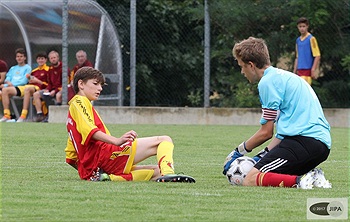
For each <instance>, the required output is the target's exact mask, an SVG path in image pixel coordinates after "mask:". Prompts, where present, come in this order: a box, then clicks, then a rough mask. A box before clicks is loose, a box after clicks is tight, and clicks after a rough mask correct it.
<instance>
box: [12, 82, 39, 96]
mask: <svg viewBox="0 0 350 222" xmlns="http://www.w3.org/2000/svg"><path fill="white" fill-rule="evenodd" d="M30 87H34V88H35V91H38V90H39V89H40V88H39V86H37V85H31V84H28V85H24V86H17V87H16V88H18V90H19V92H20V93H21V95H17V96H20V97H23V96H24V90H25V89H26V88H30ZM17 94H18V93H17Z"/></svg>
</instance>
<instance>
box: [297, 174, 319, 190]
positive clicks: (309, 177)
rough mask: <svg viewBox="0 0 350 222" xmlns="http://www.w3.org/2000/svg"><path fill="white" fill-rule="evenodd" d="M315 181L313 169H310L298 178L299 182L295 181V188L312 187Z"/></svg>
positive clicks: (306, 188) (305, 188)
mask: <svg viewBox="0 0 350 222" xmlns="http://www.w3.org/2000/svg"><path fill="white" fill-rule="evenodd" d="M314 182H315V171H314V170H311V171H309V172H308V173H307V174H304V175H303V176H301V177H300V178H299V182H298V183H297V188H298V189H304V190H308V189H312V188H313V186H314V185H313V184H314Z"/></svg>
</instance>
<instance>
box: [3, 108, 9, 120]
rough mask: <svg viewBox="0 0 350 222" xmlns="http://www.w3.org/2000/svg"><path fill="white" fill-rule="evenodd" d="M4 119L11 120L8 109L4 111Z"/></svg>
mask: <svg viewBox="0 0 350 222" xmlns="http://www.w3.org/2000/svg"><path fill="white" fill-rule="evenodd" d="M4 117H6V118H7V119H11V111H10V109H4Z"/></svg>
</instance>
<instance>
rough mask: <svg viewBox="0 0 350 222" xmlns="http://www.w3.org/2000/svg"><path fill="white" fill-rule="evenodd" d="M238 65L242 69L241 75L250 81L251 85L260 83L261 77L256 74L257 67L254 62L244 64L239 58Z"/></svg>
mask: <svg viewBox="0 0 350 222" xmlns="http://www.w3.org/2000/svg"><path fill="white" fill-rule="evenodd" d="M237 62H238V65H239V66H240V67H241V73H242V74H243V75H244V77H246V78H247V79H248V81H249V82H250V83H252V84H253V83H256V82H258V81H259V77H258V75H257V73H256V72H255V68H256V67H255V65H254V64H253V63H252V62H249V63H244V62H243V61H242V59H240V58H237Z"/></svg>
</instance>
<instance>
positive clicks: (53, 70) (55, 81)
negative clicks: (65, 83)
mask: <svg viewBox="0 0 350 222" xmlns="http://www.w3.org/2000/svg"><path fill="white" fill-rule="evenodd" d="M59 63H60V64H59V65H58V66H50V69H49V77H48V85H47V87H46V89H47V90H49V91H52V90H55V93H57V92H59V91H60V90H61V89H62V62H59Z"/></svg>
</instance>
